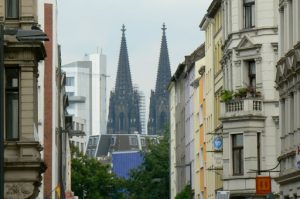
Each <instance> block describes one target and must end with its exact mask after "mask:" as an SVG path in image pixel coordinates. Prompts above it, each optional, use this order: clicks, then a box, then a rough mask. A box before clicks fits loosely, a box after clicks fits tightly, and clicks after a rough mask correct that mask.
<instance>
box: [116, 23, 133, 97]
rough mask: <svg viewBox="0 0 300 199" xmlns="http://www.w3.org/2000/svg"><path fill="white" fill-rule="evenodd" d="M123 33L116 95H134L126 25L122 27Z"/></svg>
mask: <svg viewBox="0 0 300 199" xmlns="http://www.w3.org/2000/svg"><path fill="white" fill-rule="evenodd" d="M121 31H122V39H121V48H120V55H119V64H118V71H117V79H116V86H115V91H116V93H119V92H121V93H127V94H130V93H132V91H133V88H132V81H131V73H130V66H129V58H128V51H127V44H126V37H125V31H126V29H125V26H124V24H123V26H122V29H121Z"/></svg>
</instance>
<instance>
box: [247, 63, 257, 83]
mask: <svg viewBox="0 0 300 199" xmlns="http://www.w3.org/2000/svg"><path fill="white" fill-rule="evenodd" d="M252 66H254V73H253V68H252ZM247 67H248V78H249V86H251V87H253V88H255V87H256V63H255V61H254V60H248V61H247ZM253 81H254V85H253Z"/></svg>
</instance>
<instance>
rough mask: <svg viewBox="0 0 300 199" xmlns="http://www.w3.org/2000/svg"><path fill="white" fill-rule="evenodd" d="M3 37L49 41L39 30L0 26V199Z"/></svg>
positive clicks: (0, 183)
mask: <svg viewBox="0 0 300 199" xmlns="http://www.w3.org/2000/svg"><path fill="white" fill-rule="evenodd" d="M4 35H11V36H16V39H17V40H18V41H20V42H26V41H28V42H31V41H49V38H48V37H47V35H46V33H44V32H43V31H42V30H40V29H34V30H21V29H20V30H19V29H6V30H4V24H0V131H1V132H0V198H4V132H5V129H4V97H5V93H4V92H5V89H4V79H5V78H4V72H5V66H4Z"/></svg>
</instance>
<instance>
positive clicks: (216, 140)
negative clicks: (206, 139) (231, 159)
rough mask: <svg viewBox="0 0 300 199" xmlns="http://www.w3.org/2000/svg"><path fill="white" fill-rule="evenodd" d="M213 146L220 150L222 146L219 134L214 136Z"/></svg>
mask: <svg viewBox="0 0 300 199" xmlns="http://www.w3.org/2000/svg"><path fill="white" fill-rule="evenodd" d="M214 148H215V150H217V151H220V150H222V148H223V139H222V137H221V136H219V135H218V136H215V137H214Z"/></svg>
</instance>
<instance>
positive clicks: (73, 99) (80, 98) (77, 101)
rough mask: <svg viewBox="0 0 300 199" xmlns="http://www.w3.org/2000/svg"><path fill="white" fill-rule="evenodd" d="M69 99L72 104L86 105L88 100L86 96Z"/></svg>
mask: <svg viewBox="0 0 300 199" xmlns="http://www.w3.org/2000/svg"><path fill="white" fill-rule="evenodd" d="M68 98H69V102H70V103H84V102H85V100H86V97H84V96H69V97H68Z"/></svg>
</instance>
